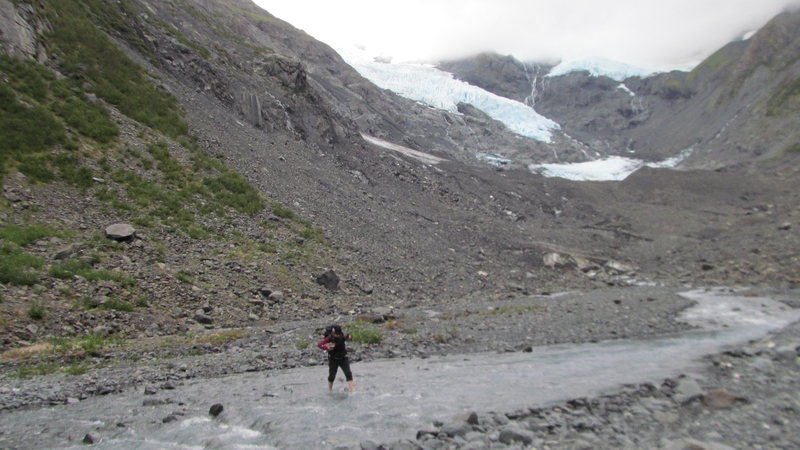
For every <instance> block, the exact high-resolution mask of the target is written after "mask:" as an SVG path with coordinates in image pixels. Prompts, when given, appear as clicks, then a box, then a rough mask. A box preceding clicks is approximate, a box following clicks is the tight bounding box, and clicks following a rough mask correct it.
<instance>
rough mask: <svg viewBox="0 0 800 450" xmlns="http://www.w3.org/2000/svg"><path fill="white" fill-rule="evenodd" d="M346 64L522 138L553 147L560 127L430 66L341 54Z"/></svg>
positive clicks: (397, 90) (403, 92) (434, 104)
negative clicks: (471, 112) (469, 109)
mask: <svg viewBox="0 0 800 450" xmlns="http://www.w3.org/2000/svg"><path fill="white" fill-rule="evenodd" d="M341 54H342V57H343V58H344V59H345V61H346V62H347V63H348V64H349V65H350V66H352V67H353V68H354V69H356V71H358V72H359V73H360V74H361V75H362V76H363V77H364V78H366V79H368V80H370V81H371V82H373V83H375V84H376V85H378V86H379V87H381V88H384V89H389V90H390V91H393V92H394V93H396V94H398V95H401V96H403V97H406V98H409V99H411V100H415V101H418V102H420V103H423V104H425V105H428V106H431V107H434V108H438V109H443V110H446V111H450V112H452V113H458V104H459V103H468V104H470V105H472V106H474V107H476V108H478V109H480V110H481V111H483V112H485V113H486V114H487V115H489V117H491V118H493V119H495V120H498V121H500V122H502V123H503V124H505V125H506V126H507V127H508V128H509V129H510V130H511V131H513V132H514V133H517V134H519V135H522V136H525V137H529V138H532V139H536V140H538V141H542V142H546V143H550V142H551V140H552V131H553V130H559V129H560V128H561V127H560V126H559V125H558V124H557V123H556V122H554V121H552V120H550V119H548V118H546V117H544V116H542V115H540V114H539V113H537V112H536V111H534V110H533V108H531V107H529V106H527V105H525V104H524V103H521V102H518V101H514V100H511V99H507V98H505V97H501V96H499V95H495V94H493V93H491V92H488V91H485V90H483V89H481V88H479V87H477V86H473V85H471V84H468V83H465V82H463V81H460V80H456V79H454V78H453V76H452V74H450V73H448V72H444V71H441V70H439V69H437V68H435V67H433V66H431V65H427V64H387V63H385V62H379V61H376V60H375V59H373V58H365V57H363V56H360V55H358V54H357V53H354V52H349V53H348V52H341Z"/></svg>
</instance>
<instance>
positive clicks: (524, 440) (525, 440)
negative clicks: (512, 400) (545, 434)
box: [499, 426, 536, 445]
mask: <svg viewBox="0 0 800 450" xmlns="http://www.w3.org/2000/svg"><path fill="white" fill-rule="evenodd" d="M535 437H536V436H534V435H533V433H531V432H530V431H526V430H522V429H520V428H517V427H516V426H508V427H505V428H503V429H502V430H501V431H500V436H499V440H500V442H502V443H503V444H506V445H511V444H515V443H520V444H523V445H528V444H530V443H531V442H533V439H534V438H535Z"/></svg>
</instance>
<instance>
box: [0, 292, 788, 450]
mask: <svg viewBox="0 0 800 450" xmlns="http://www.w3.org/2000/svg"><path fill="white" fill-rule="evenodd" d="M684 295H685V296H687V297H689V298H691V299H693V300H696V301H697V302H698V303H697V306H694V307H692V308H690V309H688V310H687V311H686V312H685V313H684V314H683V317H682V319H683V320H686V321H687V322H689V323H691V324H693V325H697V326H698V327H700V328H699V329H698V330H696V331H691V332H687V333H683V334H681V335H677V336H671V337H664V338H660V339H649V340H614V341H607V342H601V343H597V344H581V345H556V346H546V347H538V348H534V349H533V351H532V352H530V353H478V354H469V355H452V356H447V357H435V358H427V359H393V360H381V361H374V362H355V363H353V364H352V368H353V372H354V375H355V380H356V385H357V389H358V391H357V392H356V393H355V394H348V393H346V392H345V384H344V383H343V382H341V380H337V383H336V385H335V388H334V392H332V393H329V392H328V391H327V386H326V381H325V377H326V376H327V368H326V367H325V366H323V365H320V366H316V367H305V368H298V369H292V370H283V371H274V372H264V373H250V374H242V375H236V376H230V377H226V378H219V379H210V380H192V381H188V382H185V383H184V384H183V385H180V386H178V387H177V389H175V390H162V391H160V392H159V393H158V395H155V396H145V395H143V394H142V389H132V390H130V391H129V392H127V393H124V394H119V395H109V396H105V397H94V398H90V399H88V400H86V401H83V402H80V403H78V404H73V405H63V406H56V407H51V408H41V409H34V410H28V411H18V412H13V413H10V414H6V415H4V417H2V420H1V421H0V422H2V424H0V447H7V446H8V447H29V446H31V444H33V445H32V446H35V447H39V446H45V447H69V446H75V447H76V448H78V447H80V448H83V445H82V444H81V439H83V436H84V435H85V434H86V433H91V434H92V435H93V436H95V437H96V438H98V440H99V442H97V443H96V444H95V446H94V447H96V448H141V449H162V448H271V447H272V448H331V447H336V446H346V445H357V444H358V443H359V442H361V441H363V440H367V439H370V440H374V441H378V442H385V441H389V440H393V439H397V438H413V437H414V435H415V433H416V431H417V430H419V429H425V428H430V427H431V422H432V421H434V420H445V421H446V420H448V419H450V418H452V417H453V416H454V415H458V414H462V413H466V412H470V411H479V412H480V411H489V410H495V411H513V410H514V409H518V408H524V407H531V406H543V405H546V404H549V403H554V402H558V401H563V400H567V399H571V398H576V397H586V396H593V395H597V394H600V393H602V392H608V391H612V390H614V389H616V388H619V387H620V386H621V385H623V384H629V383H641V382H646V381H652V382H657V381H660V380H661V379H663V378H665V377H672V376H676V375H678V374H680V373H687V372H692V371H693V370H696V369H697V368H698V367H699V359H700V358H701V357H702V356H704V355H708V354H713V353H718V352H720V351H721V350H723V349H724V348H725V347H727V346H731V345H736V344H741V343H744V342H747V341H749V340H753V339H758V338H760V337H763V336H765V335H766V334H767V333H768V332H770V331H774V330H777V329H779V328H782V327H784V326H786V325H788V324H789V323H791V322H793V321H795V320H798V319H800V314H799V313H800V311H798V310H793V309H791V308H789V307H788V306H786V305H784V304H782V303H780V302H777V301H774V300H771V299H768V298H760V297H743V296H737V295H735V294H731V293H725V292H722V291H710V292H704V291H693V292H689V293H686V294H684ZM320 362H321V363H322V360H320ZM339 377H341V374H339ZM145 399H156V400H164V401H165V402H166V404H162V405H155V406H143V405H142V403H143V400H145ZM214 403H221V404H223V405H224V408H225V410H224V412H223V413H222V415H220V416H219V417H218V418H216V419H213V418H211V417H210V416H209V414H208V410H209V407H210V406H211V405H212V404H214ZM170 416H171V417H170ZM168 417H169V418H170V419H174V420H171V421H168V422H167V423H164V419H165V418H168Z"/></svg>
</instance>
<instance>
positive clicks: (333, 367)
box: [328, 357, 353, 383]
mask: <svg viewBox="0 0 800 450" xmlns="http://www.w3.org/2000/svg"><path fill="white" fill-rule="evenodd" d="M339 367H341V368H342V372H344V378H345V379H346V380H347V381H353V373H352V372H350V360H349V359H347V358H346V357H345V358H341V359H336V358H328V382H329V383H333V380H335V379H336V371H337V370H338V369H339Z"/></svg>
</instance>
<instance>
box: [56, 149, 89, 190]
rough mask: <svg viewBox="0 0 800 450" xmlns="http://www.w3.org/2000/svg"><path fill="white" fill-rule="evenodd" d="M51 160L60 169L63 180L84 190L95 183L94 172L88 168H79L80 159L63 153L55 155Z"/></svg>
mask: <svg viewBox="0 0 800 450" xmlns="http://www.w3.org/2000/svg"><path fill="white" fill-rule="evenodd" d="M50 160H51V163H52V164H53V166H55V167H56V168H57V169H58V171H59V173H60V175H61V178H62V179H63V180H64V181H66V182H67V183H69V184H72V185H74V186H77V187H79V188H82V189H88V188H90V187H91V186H92V184H93V183H94V181H93V180H92V179H93V178H94V174H93V173H92V170H91V169H89V168H88V167H81V166H79V165H78V158H76V157H75V156H74V155H70V154H69V153H66V152H61V153H58V154H56V155H53V156H52V157H51V158H50Z"/></svg>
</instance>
